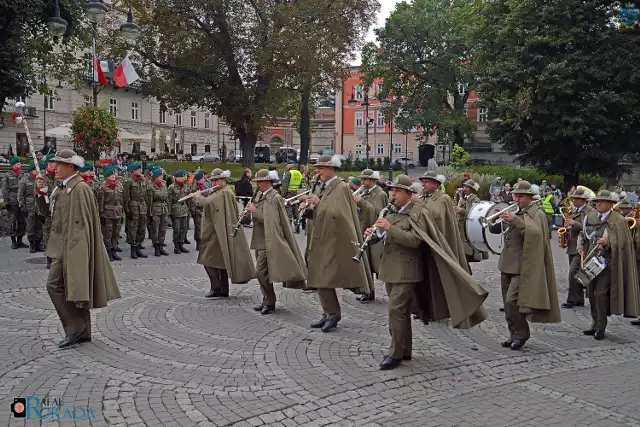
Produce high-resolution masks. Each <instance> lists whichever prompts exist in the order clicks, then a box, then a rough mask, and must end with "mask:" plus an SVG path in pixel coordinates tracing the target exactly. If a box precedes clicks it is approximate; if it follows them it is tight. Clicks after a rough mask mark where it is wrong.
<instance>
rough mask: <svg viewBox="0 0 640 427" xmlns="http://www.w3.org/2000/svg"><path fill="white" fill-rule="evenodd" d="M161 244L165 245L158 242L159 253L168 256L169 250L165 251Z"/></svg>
mask: <svg viewBox="0 0 640 427" xmlns="http://www.w3.org/2000/svg"><path fill="white" fill-rule="evenodd" d="M163 245H164V246H166V245H165V244H163V243H160V244H159V245H158V249H160V255H164V256H169V252H167V251H165V250H164V248H163V247H162V246H163Z"/></svg>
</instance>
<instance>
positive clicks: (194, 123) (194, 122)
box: [191, 111, 198, 128]
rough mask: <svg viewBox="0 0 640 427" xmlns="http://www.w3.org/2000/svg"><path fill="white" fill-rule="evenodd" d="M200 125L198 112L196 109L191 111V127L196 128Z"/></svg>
mask: <svg viewBox="0 0 640 427" xmlns="http://www.w3.org/2000/svg"><path fill="white" fill-rule="evenodd" d="M197 125H198V113H197V112H195V111H192V112H191V127H192V128H195V127H197Z"/></svg>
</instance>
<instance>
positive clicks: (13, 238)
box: [11, 236, 18, 249]
mask: <svg viewBox="0 0 640 427" xmlns="http://www.w3.org/2000/svg"><path fill="white" fill-rule="evenodd" d="M11 249H18V241H17V239H16V236H11Z"/></svg>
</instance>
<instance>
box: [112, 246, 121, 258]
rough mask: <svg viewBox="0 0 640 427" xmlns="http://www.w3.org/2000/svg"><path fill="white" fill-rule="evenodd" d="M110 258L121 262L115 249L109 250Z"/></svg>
mask: <svg viewBox="0 0 640 427" xmlns="http://www.w3.org/2000/svg"><path fill="white" fill-rule="evenodd" d="M111 256H112V257H113V260H114V261H122V258H120V255H118V253H117V252H116V250H115V249H111Z"/></svg>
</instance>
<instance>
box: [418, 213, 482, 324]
mask: <svg viewBox="0 0 640 427" xmlns="http://www.w3.org/2000/svg"><path fill="white" fill-rule="evenodd" d="M409 224H410V225H411V231H412V232H413V233H414V234H415V235H416V236H417V237H418V238H420V240H422V241H423V242H424V244H423V245H422V246H421V250H422V254H423V259H424V264H423V265H424V268H425V270H424V272H425V279H424V281H423V282H422V283H417V284H416V286H415V287H414V292H415V302H416V306H417V312H418V315H419V316H420V318H421V319H422V321H423V322H425V323H426V322H428V321H434V320H443V319H448V318H451V324H452V325H453V327H454V328H460V329H469V328H472V327H473V326H475V325H477V324H479V323H481V322H483V321H484V320H485V319H486V318H487V311H486V310H485V308H484V306H483V305H482V304H483V302H484V300H486V299H487V296H488V295H489V293H488V292H487V291H486V290H485V289H484V288H483V287H482V286H480V285H479V284H478V282H476V280H475V279H473V277H471V275H470V274H469V273H468V272H467V270H466V269H464V268H463V267H462V266H461V265H460V263H459V261H458V258H457V256H456V255H455V254H454V253H453V251H452V250H451V248H450V247H449V244H448V243H447V242H446V240H445V237H444V235H443V234H442V233H441V232H440V231H439V230H438V228H437V227H436V224H435V222H434V221H433V219H432V218H431V215H430V214H429V212H428V211H427V210H426V209H424V204H422V203H414V206H413V208H412V209H411V212H410V213H409Z"/></svg>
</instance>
